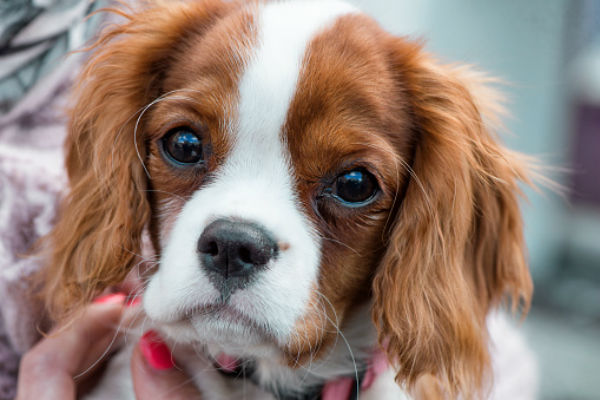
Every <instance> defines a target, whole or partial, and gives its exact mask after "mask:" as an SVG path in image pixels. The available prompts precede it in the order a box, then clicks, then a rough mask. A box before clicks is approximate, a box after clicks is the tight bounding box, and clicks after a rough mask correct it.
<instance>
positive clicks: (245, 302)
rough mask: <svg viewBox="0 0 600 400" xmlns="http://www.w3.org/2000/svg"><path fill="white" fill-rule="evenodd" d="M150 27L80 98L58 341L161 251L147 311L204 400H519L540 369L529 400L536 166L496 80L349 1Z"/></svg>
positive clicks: (187, 10)
mask: <svg viewBox="0 0 600 400" xmlns="http://www.w3.org/2000/svg"><path fill="white" fill-rule="evenodd" d="M138 8H139V9H134V10H131V11H123V10H114V11H115V12H116V13H118V14H120V15H121V16H123V17H124V18H125V22H123V23H122V24H119V25H116V26H112V27H111V28H109V29H108V30H106V31H104V33H103V34H102V35H101V37H100V38H99V39H98V42H97V44H96V51H95V53H94V55H93V56H92V57H91V59H90V60H89V61H88V62H87V65H86V66H85V68H84V69H83V72H82V74H81V77H80V79H79V85H78V86H77V88H76V90H75V93H76V94H75V96H76V99H77V101H76V104H75V105H74V107H73V109H72V111H71V119H70V124H69V131H68V139H67V143H66V150H67V155H66V168H67V171H68V176H69V183H70V192H69V194H68V196H67V197H66V198H65V200H64V202H63V206H62V209H61V213H60V217H59V218H58V221H57V223H56V226H55V228H54V229H53V231H52V232H51V233H50V235H49V237H48V240H49V242H50V243H51V248H52V250H51V251H52V253H51V255H50V256H49V259H50V262H49V263H48V266H47V268H46V269H45V272H44V279H43V281H44V288H43V294H44V298H45V301H46V304H47V307H48V310H49V313H50V315H51V316H52V317H53V318H54V319H55V320H62V319H65V318H68V317H69V316H72V315H73V314H74V313H76V312H77V310H80V309H81V308H82V307H83V306H84V305H85V304H86V303H88V302H89V301H91V299H92V298H93V297H94V296H96V295H97V294H98V293H100V292H102V291H103V290H105V289H107V288H109V287H111V286H113V285H117V284H119V283H120V282H122V281H123V280H124V279H125V277H126V276H127V274H129V273H131V271H132V270H134V269H135V268H136V264H137V260H138V259H137V255H138V254H139V253H140V252H141V247H142V238H143V236H144V232H148V235H149V237H150V241H151V244H152V247H153V249H154V251H155V253H156V255H157V260H158V261H157V262H156V263H155V265H154V266H153V267H151V268H149V269H148V270H147V271H145V272H143V273H144V279H145V280H144V285H143V288H142V289H141V290H140V291H139V295H140V296H142V297H143V301H142V308H143V312H144V313H145V316H146V318H147V321H149V324H152V326H154V327H156V329H157V330H158V331H159V332H160V333H161V335H163V336H164V337H165V339H166V340H167V341H168V342H170V343H175V344H176V346H174V348H175V358H176V359H177V360H178V362H180V363H181V364H182V365H183V366H184V368H186V369H187V370H188V371H189V372H190V373H191V374H192V375H193V376H194V377H195V382H196V383H197V385H198V386H199V388H200V389H201V390H202V392H203V394H204V395H205V396H206V397H205V398H206V399H232V398H242V397H243V396H246V397H245V398H249V399H269V398H277V399H309V398H319V395H320V393H322V390H323V388H324V387H325V386H327V383H328V382H332V381H336V380H340V379H349V380H350V382H352V387H356V389H355V390H354V392H355V394H354V395H360V396H361V398H373V399H398V398H463V399H472V398H488V397H492V398H509V397H502V396H503V395H502V394H501V393H502V390H501V389H499V388H501V387H502V385H504V386H506V382H509V381H510V379H509V380H503V378H502V376H503V375H502V373H501V371H500V372H499V370H498V368H497V366H499V365H504V368H508V369H509V370H510V369H511V368H514V369H518V368H524V369H525V372H524V373H523V374H519V378H518V379H517V380H518V381H519V382H521V383H520V384H521V387H519V390H518V391H516V392H517V394H515V395H514V396H513V397H510V398H512V399H516V398H529V397H528V396H529V395H530V393H532V390H533V389H532V388H531V387H529V388H527V389H523V388H522V383H523V382H526V383H527V384H528V385H530V386H534V385H533V383H532V382H533V381H532V380H531V379H533V378H531V377H532V376H533V373H532V372H531V371H532V370H533V366H532V365H533V364H532V363H533V361H532V360H531V356H530V354H529V353H528V349H527V347H526V345H525V344H524V342H523V339H522V338H521V336H520V334H518V333H517V331H515V330H514V328H512V326H511V325H510V324H509V323H508V322H506V321H505V320H504V317H502V314H500V313H498V312H497V311H496V310H497V309H498V308H499V307H501V306H502V305H503V304H506V303H510V304H512V306H513V309H514V310H521V311H522V312H523V313H524V312H526V311H527V307H528V305H529V302H530V298H531V295H532V282H531V278H530V274H529V271H528V267H527V262H526V257H525V245H524V239H523V233H522V220H521V216H520V211H519V204H518V197H519V193H520V190H519V183H520V182H524V183H528V182H529V178H528V167H527V159H526V158H525V157H524V156H522V155H520V154H518V153H515V152H512V151H510V150H508V149H506V148H505V147H503V146H502V145H501V144H500V142H499V139H498V137H497V134H496V132H497V130H498V128H499V126H500V117H501V116H502V114H503V108H502V106H501V101H500V100H501V99H500V97H499V95H498V94H497V92H496V91H495V90H494V89H493V88H492V87H491V86H492V84H493V79H490V78H487V77H486V76H484V75H482V74H480V73H478V72H475V71H473V70H472V69H470V68H467V67H461V66H449V65H444V64H442V63H440V62H439V61H437V60H436V59H435V58H434V57H433V56H432V55H430V54H428V53H427V52H426V51H425V50H424V49H423V46H422V45H421V44H420V43H416V42H414V41H412V40H410V39H408V38H403V37H396V36H393V35H391V34H389V33H387V32H386V31H384V30H383V29H382V28H381V27H379V25H378V24H377V23H376V22H375V21H374V20H373V19H371V18H370V17H368V16H366V15H365V14H363V13H361V12H360V11H359V10H358V9H356V8H355V7H354V6H352V5H349V4H346V3H344V2H341V1H336V0H325V1H318V2H317V1H310V0H308V1H280V2H249V3H245V2H236V1H233V2H231V1H219V0H202V1H176V2H166V1H165V2H161V1H157V2H145V3H142V4H141V5H140V6H139V7H138ZM508 342H510V343H509V344H507V343H508ZM511 343H512V344H514V345H511ZM511 346H512V350H507V349H509V348H511ZM177 349H179V353H177ZM185 349H188V350H185ZM189 349H193V351H189ZM515 349H518V350H516V351H515ZM505 350H506V352H505ZM511 352H512V353H511ZM125 353H126V352H124V354H125ZM509 353H510V354H512V355H509V356H507V355H506V354H509ZM515 354H517V355H515ZM382 357H383V359H384V360H385V363H386V364H387V368H384V370H383V371H382V370H379V371H377V373H374V372H373V368H370V366H372V365H373V363H374V362H373V360H375V359H381V358H382ZM223 358H225V359H226V360H232V359H237V360H240V361H239V362H238V363H237V364H236V365H235V368H232V370H233V369H236V368H238V367H239V366H240V365H242V367H240V368H242V371H241V373H242V375H243V377H240V378H233V377H230V376H227V373H226V372H227V371H223V368H221V370H219V368H217V367H214V366H215V365H217V366H218V365H220V364H219V362H218V361H219V360H222V359H223ZM122 360H126V357H122ZM502 360H509V361H506V362H504V361H502ZM113 364H114V365H112V366H109V368H108V370H109V371H108V375H109V376H111V372H110V371H111V370H113V371H118V370H119V368H118V365H117V364H118V362H116V361H115V362H113ZM122 364H123V365H125V364H127V363H126V361H125V362H122ZM221 364H222V363H221ZM123 369H124V370H128V368H127V367H124V368H123ZM194 371H201V372H200V373H194ZM238 372H239V371H238ZM126 375H127V374H126V373H125V374H120V373H113V374H112V376H113V378H115V377H116V378H115V379H117V380H120V381H126V379H124V378H123V376H126ZM365 380H370V381H374V382H370V384H369V385H363V383H364V381H365ZM361 382H362V383H361ZM108 386H109V385H108V384H106V385H104V386H103V385H102V384H101V385H100V387H101V388H102V387H104V389H103V390H109V389H108V388H107V387H108ZM365 386H368V387H365ZM242 390H243V392H242ZM97 393H98V395H101V393H102V390H101V389H99V390H98V391H97ZM111 396H113V395H111ZM119 397H122V398H132V397H133V394H132V391H131V388H130V387H129V388H128V387H127V384H125V389H123V391H122V393H121V392H119V394H114V397H112V398H119Z"/></svg>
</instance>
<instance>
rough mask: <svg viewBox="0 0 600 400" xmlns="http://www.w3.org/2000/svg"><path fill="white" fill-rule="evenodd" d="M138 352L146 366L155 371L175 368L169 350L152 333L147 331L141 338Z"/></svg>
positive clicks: (156, 334) (157, 336)
mask: <svg viewBox="0 0 600 400" xmlns="http://www.w3.org/2000/svg"><path fill="white" fill-rule="evenodd" d="M140 350H141V351H142V354H143V355H144V358H145V359H146V361H147V362H148V364H149V365H150V366H151V367H152V368H154V369H156V370H167V369H171V368H173V367H174V366H175V363H174V362H173V355H172V354H171V350H169V347H168V346H167V345H166V344H165V342H163V340H162V339H161V337H160V336H159V335H158V333H156V332H154V331H148V332H146V333H145V334H144V336H142V338H141V339H140Z"/></svg>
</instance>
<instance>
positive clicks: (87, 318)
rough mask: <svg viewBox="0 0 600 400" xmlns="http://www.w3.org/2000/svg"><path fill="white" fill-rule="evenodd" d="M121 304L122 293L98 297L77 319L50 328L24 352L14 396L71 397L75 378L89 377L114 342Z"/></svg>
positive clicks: (19, 398)
mask: <svg viewBox="0 0 600 400" xmlns="http://www.w3.org/2000/svg"><path fill="white" fill-rule="evenodd" d="M124 304H125V295H124V294H113V295H108V296H103V297H100V298H98V299H97V300H96V302H94V304H91V305H89V306H88V307H87V309H86V310H85V312H84V314H83V315H82V316H81V318H80V319H78V320H76V321H74V322H73V323H71V324H70V325H68V326H67V327H60V328H57V329H54V330H53V331H51V332H50V333H49V334H48V335H47V336H46V337H45V338H43V339H42V340H40V341H39V342H38V343H37V344H36V345H35V346H34V347H32V348H31V349H30V350H29V351H28V352H27V353H25V355H24V356H23V358H22V359H21V364H20V366H19V379H18V384H17V397H16V399H17V400H29V399H31V400H33V399H36V400H37V399H48V400H54V399H57V400H58V399H60V400H68V399H75V398H76V395H77V384H76V382H75V380H76V377H80V376H81V378H84V377H88V376H92V375H93V372H94V371H95V370H96V369H97V367H99V366H100V365H101V362H100V361H101V360H103V359H104V358H105V357H106V356H107V355H109V354H110V353H111V352H112V351H113V350H114V349H115V346H116V345H117V344H118V339H119V335H118V332H117V331H116V327H118V325H119V321H120V320H121V316H122V314H123V309H124ZM82 380H83V379H82Z"/></svg>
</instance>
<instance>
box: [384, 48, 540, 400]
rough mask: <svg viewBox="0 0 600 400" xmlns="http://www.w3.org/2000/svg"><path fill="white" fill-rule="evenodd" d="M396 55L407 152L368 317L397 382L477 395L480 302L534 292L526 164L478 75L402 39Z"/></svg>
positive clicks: (480, 382)
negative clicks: (411, 140) (422, 382)
mask: <svg viewBox="0 0 600 400" xmlns="http://www.w3.org/2000/svg"><path fill="white" fill-rule="evenodd" d="M393 59H394V71H397V77H398V81H399V82H400V83H399V84H400V85H401V87H402V92H403V93H404V95H405V96H406V98H407V101H408V102H409V104H410V106H409V107H410V113H411V115H412V117H413V119H414V120H413V126H414V135H415V148H414V158H413V160H412V163H411V171H410V173H409V175H410V181H409V182H408V186H407V188H406V193H405V196H404V198H403V200H402V203H401V205H400V206H399V208H398V210H397V211H396V215H395V220H394V222H393V225H392V227H391V231H390V232H391V233H390V237H389V243H388V246H387V250H386V252H385V254H384V256H383V259H382V262H381V265H380V266H379V269H378V271H377V273H376V276H375V278H374V309H373V318H374V321H375V323H376V325H377V327H378V331H379V339H380V342H381V343H385V347H386V349H387V352H388V355H389V358H390V360H391V361H392V362H393V363H395V364H396V366H397V371H398V374H397V377H396V378H397V381H398V382H399V383H407V384H408V385H409V386H411V387H414V384H415V382H416V381H417V379H419V378H420V377H431V376H433V377H435V379H436V380H437V381H438V382H439V384H440V385H441V388H442V390H443V392H445V393H446V394H447V395H448V396H449V398H456V396H457V395H458V394H460V395H461V396H462V397H463V398H467V399H469V398H477V397H479V396H480V395H482V394H483V390H484V388H485V386H486V384H487V383H488V382H489V381H488V378H489V377H488V376H487V375H486V371H488V366H489V355H488V349H487V346H488V343H487V329H486V322H485V316H486V314H487V312H488V310H489V309H490V307H492V306H494V305H497V304H498V303H499V302H500V301H502V299H504V298H506V295H509V296H512V298H513V302H515V303H513V304H518V303H519V302H521V301H522V302H524V304H525V308H526V307H527V305H528V304H529V299H530V296H531V293H532V284H531V279H530V275H529V271H528V268H527V263H526V260H525V254H524V252H525V249H524V242H523V235H522V222H521V216H520V212H519V206H518V194H519V188H518V181H527V178H526V174H525V163H524V162H523V161H522V159H521V157H520V156H518V155H517V154H516V153H512V152H510V151H509V150H507V149H505V148H504V147H502V146H501V145H500V144H499V143H498V141H497V138H496V137H495V134H494V133H493V132H491V128H490V126H491V124H490V122H494V112H495V111H497V110H498V109H499V106H498V105H497V104H496V103H495V102H496V101H497V96H495V94H494V91H492V90H491V89H488V88H486V87H485V85H483V83H485V82H484V81H485V79H484V78H481V77H477V75H476V74H472V73H469V72H468V71H467V70H466V69H464V68H462V69H461V68H456V67H448V66H441V65H438V64H436V63H435V62H434V61H433V60H432V59H431V58H429V56H428V55H427V54H425V53H424V52H423V51H422V50H421V49H420V47H419V46H417V45H412V44H407V43H406V42H403V41H401V40H399V39H398V41H396V42H394V52H393Z"/></svg>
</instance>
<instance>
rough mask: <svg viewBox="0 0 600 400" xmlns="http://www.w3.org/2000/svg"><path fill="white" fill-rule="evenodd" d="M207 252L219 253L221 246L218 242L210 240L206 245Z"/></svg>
mask: <svg viewBox="0 0 600 400" xmlns="http://www.w3.org/2000/svg"><path fill="white" fill-rule="evenodd" d="M206 253H208V254H210V255H211V256H216V255H218V254H219V246H218V245H217V242H209V243H208V244H207V246H206Z"/></svg>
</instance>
